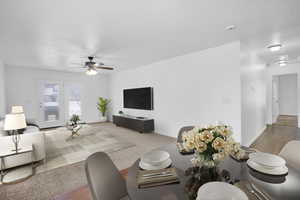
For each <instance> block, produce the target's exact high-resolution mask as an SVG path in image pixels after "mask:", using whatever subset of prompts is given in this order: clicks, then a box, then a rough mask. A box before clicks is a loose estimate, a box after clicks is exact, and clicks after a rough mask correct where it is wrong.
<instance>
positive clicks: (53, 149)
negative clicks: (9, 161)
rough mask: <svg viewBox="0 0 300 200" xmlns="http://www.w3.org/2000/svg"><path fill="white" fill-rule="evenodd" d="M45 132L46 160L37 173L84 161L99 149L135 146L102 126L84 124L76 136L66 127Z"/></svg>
mask: <svg viewBox="0 0 300 200" xmlns="http://www.w3.org/2000/svg"><path fill="white" fill-rule="evenodd" d="M44 132H45V138H46V139H45V141H46V162H45V163H44V164H42V165H40V166H38V167H37V169H36V172H37V173H40V172H43V171H48V170H51V169H54V168H57V167H62V166H65V165H70V164H73V163H76V162H80V161H83V160H85V159H86V158H87V157H88V156H89V155H91V154H93V153H95V152H98V151H103V152H106V153H112V152H116V151H121V150H124V149H127V148H130V147H133V146H135V144H133V143H131V142H128V141H126V140H124V138H120V137H116V136H114V135H112V134H110V133H108V132H107V131H106V130H103V129H102V128H101V127H97V126H91V125H83V126H82V128H81V129H80V130H79V134H80V135H79V136H74V137H71V133H70V131H69V130H67V129H66V128H65V127H61V128H57V129H54V130H49V131H44Z"/></svg>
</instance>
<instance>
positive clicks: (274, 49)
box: [268, 44, 282, 52]
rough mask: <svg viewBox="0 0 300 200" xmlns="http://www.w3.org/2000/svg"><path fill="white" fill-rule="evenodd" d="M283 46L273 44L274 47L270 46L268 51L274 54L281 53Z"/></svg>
mask: <svg viewBox="0 0 300 200" xmlns="http://www.w3.org/2000/svg"><path fill="white" fill-rule="evenodd" d="M281 47H282V45H281V44H273V45H269V46H268V49H269V50H270V51H272V52H274V51H279V50H280V49H281Z"/></svg>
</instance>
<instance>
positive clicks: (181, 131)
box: [177, 126, 195, 143]
mask: <svg viewBox="0 0 300 200" xmlns="http://www.w3.org/2000/svg"><path fill="white" fill-rule="evenodd" d="M194 127H195V126H184V127H182V128H181V129H180V130H179V133H178V136H177V142H178V143H181V142H182V134H183V133H184V132H186V131H190V130H192V129H193V128H194Z"/></svg>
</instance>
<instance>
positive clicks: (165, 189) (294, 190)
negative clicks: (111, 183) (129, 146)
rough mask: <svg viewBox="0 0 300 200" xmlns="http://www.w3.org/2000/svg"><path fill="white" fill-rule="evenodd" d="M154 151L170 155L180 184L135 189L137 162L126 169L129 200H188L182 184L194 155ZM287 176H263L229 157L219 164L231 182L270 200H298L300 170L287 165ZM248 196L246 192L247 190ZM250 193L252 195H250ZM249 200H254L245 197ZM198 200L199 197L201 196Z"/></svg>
mask: <svg viewBox="0 0 300 200" xmlns="http://www.w3.org/2000/svg"><path fill="white" fill-rule="evenodd" d="M155 150H162V151H166V152H168V153H169V154H170V158H171V160H172V167H174V168H176V172H177V175H178V177H179V180H180V183H177V184H168V185H162V186H155V187H150V188H138V185H137V176H138V172H139V170H141V169H140V168H139V162H140V159H138V160H137V161H136V162H134V164H133V165H132V166H131V167H130V168H129V169H128V178H127V182H126V184H127V191H128V194H129V196H130V198H131V200H189V197H188V195H187V192H186V189H185V184H186V183H187V181H188V178H189V177H188V176H186V174H185V171H186V170H187V169H188V168H190V167H192V163H191V159H192V158H193V155H182V154H181V153H180V152H179V151H178V149H177V146H176V143H172V144H168V145H165V146H163V147H160V148H158V149H155ZM286 166H287V167H288V174H286V175H284V176H278V175H277V176H275V175H266V174H262V173H260V172H258V171H255V170H253V169H251V168H249V167H248V166H247V162H245V161H243V162H241V161H237V160H235V159H233V158H231V157H228V158H226V159H225V160H224V161H223V162H221V163H220V164H219V165H218V168H219V170H227V171H228V172H229V173H230V177H231V179H232V180H235V181H240V182H241V183H242V182H246V183H253V184H255V185H256V186H257V188H259V189H260V190H261V191H263V192H265V193H266V194H267V195H268V196H269V197H271V198H270V199H272V200H299V199H300V169H297V168H295V167H292V166H291V165H289V163H287V165H286ZM247 192H248V194H249V191H247ZM247 192H246V191H245V193H247ZM250 194H251V193H250ZM248 198H249V199H257V197H255V196H254V195H253V196H251V195H248ZM200 199H201V197H200Z"/></svg>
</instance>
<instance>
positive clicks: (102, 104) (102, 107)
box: [97, 97, 110, 122]
mask: <svg viewBox="0 0 300 200" xmlns="http://www.w3.org/2000/svg"><path fill="white" fill-rule="evenodd" d="M109 102H110V100H109V99H105V98H103V97H99V98H98V103H97V109H98V110H99V111H100V112H101V117H100V122H106V121H107V116H106V112H107V105H108V104H109Z"/></svg>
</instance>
